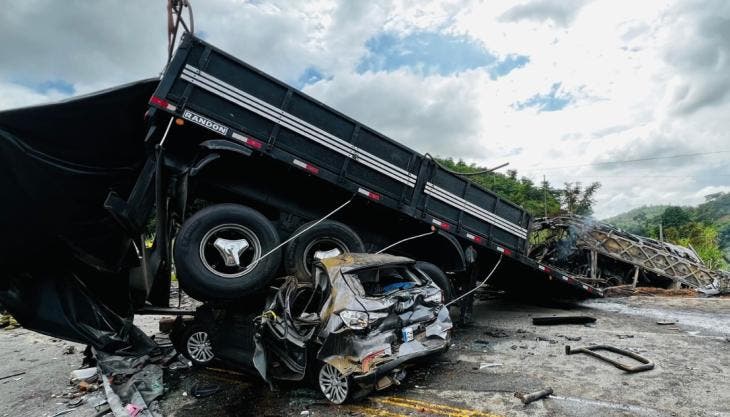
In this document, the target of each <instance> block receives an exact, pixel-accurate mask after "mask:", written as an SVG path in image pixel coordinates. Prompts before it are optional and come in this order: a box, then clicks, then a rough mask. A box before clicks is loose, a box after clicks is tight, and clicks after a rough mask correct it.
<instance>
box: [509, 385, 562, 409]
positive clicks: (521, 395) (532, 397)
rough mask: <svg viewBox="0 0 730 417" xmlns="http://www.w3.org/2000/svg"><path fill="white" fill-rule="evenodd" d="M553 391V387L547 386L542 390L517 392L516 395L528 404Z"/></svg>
mask: <svg viewBox="0 0 730 417" xmlns="http://www.w3.org/2000/svg"><path fill="white" fill-rule="evenodd" d="M552 393H553V389H552V388H550V387H547V388H545V389H542V390H540V391H535V392H531V393H529V394H525V393H521V392H515V397H517V398H519V399H520V401H522V404H524V405H527V404H529V403H531V402H534V401H537V400H539V399H542V398H545V397H547V396H549V395H551V394H552Z"/></svg>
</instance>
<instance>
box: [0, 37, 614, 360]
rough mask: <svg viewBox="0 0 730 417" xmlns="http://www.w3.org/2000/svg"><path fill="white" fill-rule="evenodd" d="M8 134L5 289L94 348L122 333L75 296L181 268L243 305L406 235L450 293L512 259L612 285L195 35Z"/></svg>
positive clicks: (478, 199)
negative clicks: (157, 59)
mask: <svg viewBox="0 0 730 417" xmlns="http://www.w3.org/2000/svg"><path fill="white" fill-rule="evenodd" d="M0 137H1V138H2V140H0V160H1V161H2V164H0V170H2V171H3V172H2V174H3V175H1V176H0V189H2V190H3V192H4V193H5V195H6V196H8V199H6V201H5V203H4V204H3V205H2V213H1V214H2V215H0V226H1V227H0V230H2V231H3V239H2V240H1V241H0V266H2V272H0V274H2V275H0V276H1V277H2V279H0V299H1V300H2V303H3V305H5V306H6V307H7V308H8V309H9V310H10V311H12V312H13V314H14V315H15V316H16V317H18V319H19V320H20V321H21V322H23V324H24V325H26V326H27V327H29V328H33V329H36V330H39V331H43V332H46V333H51V334H54V335H57V336H60V337H64V338H67V339H71V340H76V341H79V342H85V343H91V344H95V345H96V346H97V347H99V348H103V347H104V346H106V345H107V343H106V342H109V341H110V340H117V339H116V338H115V336H114V334H113V329H107V330H108V331H109V332H111V334H107V335H106V336H108V337H103V338H102V337H99V336H98V335H96V336H95V335H93V334H90V333H89V332H88V331H87V329H88V328H96V327H98V326H100V325H101V324H102V323H112V322H114V320H109V319H107V320H95V319H93V317H95V315H94V314H80V313H79V310H78V308H74V307H73V306H74V305H75V304H76V301H74V300H84V301H83V302H84V305H85V306H86V307H87V309H86V310H84V311H86V312H88V311H96V312H99V311H101V310H100V309H99V308H95V307H93V306H92V304H93V301H92V300H96V302H99V303H101V304H103V305H104V306H105V308H107V310H109V312H113V313H116V314H118V315H120V316H123V317H129V316H131V315H132V314H133V313H134V312H139V311H140V310H145V309H149V308H150V307H151V306H157V307H165V306H167V305H168V303H169V289H170V282H171V275H172V270H173V268H174V272H175V274H176V275H177V278H178V280H179V282H180V285H181V287H182V288H183V289H184V290H185V291H186V292H187V293H189V294H190V295H192V296H194V297H195V298H198V299H200V300H204V301H221V300H235V299H238V298H240V297H242V296H245V295H248V294H251V293H255V292H256V291H259V290H261V289H264V288H266V287H267V286H268V285H269V284H270V283H271V279H272V278H273V277H276V276H284V275H294V276H297V277H299V278H300V279H306V278H308V277H310V275H311V268H312V265H313V262H314V260H315V258H316V257H317V256H321V255H322V254H325V255H327V256H335V255H337V254H342V253H357V252H375V251H377V250H380V249H383V248H384V247H386V246H388V245H389V244H391V243H393V242H396V241H399V240H404V239H406V240H404V241H403V242H402V243H400V244H399V245H397V246H394V247H392V248H390V249H389V250H388V252H389V253H392V254H397V255H403V256H407V257H409V258H412V259H416V260H419V261H427V262H428V263H430V264H431V266H430V267H429V268H431V269H434V268H436V269H440V270H443V271H445V272H446V273H447V275H446V276H445V277H448V279H447V278H443V274H440V275H439V274H437V275H438V276H440V277H442V278H443V279H441V281H440V282H439V285H440V286H441V287H442V289H443V290H444V293H445V295H446V297H447V298H449V297H452V296H453V295H454V293H455V292H458V290H459V287H460V286H462V283H463V282H465V281H468V280H469V279H471V281H472V282H473V281H475V280H476V279H477V278H481V277H482V276H483V275H482V274H483V273H484V272H486V271H488V270H489V269H490V268H491V267H492V266H493V265H494V263H495V262H496V261H497V260H498V259H501V258H502V257H503V258H504V261H503V262H502V265H501V266H500V270H501V271H505V272H510V271H514V274H513V273H511V272H510V273H508V274H502V275H503V277H502V278H501V284H504V285H513V286H516V287H525V284H524V283H523V284H520V283H519V281H520V279H519V278H517V277H518V276H524V274H525V273H528V274H533V275H535V276H536V277H537V278H535V279H531V280H530V284H529V286H530V287H533V288H534V287H535V286H536V285H539V284H538V283H539V282H544V283H546V285H553V284H548V283H549V282H551V281H552V283H556V282H558V283H559V284H558V285H563V286H565V287H566V288H568V289H571V290H573V291H576V292H578V293H581V294H590V295H599V294H600V291H598V290H596V289H595V288H593V287H592V286H590V285H587V284H585V283H581V282H578V281H576V280H573V279H565V278H566V276H567V275H568V274H567V273H565V272H562V271H559V270H556V269H555V268H546V267H544V266H542V265H539V264H538V263H537V262H535V261H534V260H532V259H530V258H529V257H528V256H527V250H528V235H529V230H530V224H531V217H530V215H529V214H528V213H527V212H526V211H525V210H524V209H523V208H521V207H519V206H517V205H515V204H513V203H510V202H509V201H506V200H504V199H502V198H500V197H498V196H497V195H495V194H494V193H492V192H490V191H488V190H485V189H483V188H481V187H479V186H477V185H476V184H474V183H472V182H470V181H469V180H468V179H466V178H464V177H461V176H459V175H455V174H454V173H452V172H449V171H448V170H446V169H444V168H443V167H441V166H440V165H439V164H438V163H437V162H436V161H434V160H432V159H431V158H429V157H427V156H424V155H421V154H419V153H417V152H415V151H413V150H411V149H409V148H407V147H405V146H403V145H402V144H400V143H398V142H396V141H394V140H391V139H389V138H387V137H385V136H384V135H382V134H380V133H378V132H376V131H375V130H373V129H371V128H368V127H367V126H365V125H363V124H362V123H359V122H357V121H355V120H353V119H351V118H349V117H347V116H345V115H343V114H341V113H339V112H337V111H336V110H334V109H332V108H330V107H328V106H326V105H325V104H323V103H320V102H318V101H316V100H315V99H313V98H311V97H309V96H307V95H305V94H303V93H302V92H301V91H298V90H296V89H295V88H292V87H290V86H288V85H287V84H285V83H282V82H281V81H278V80H276V79H274V78H272V77H271V76H269V75H267V74H265V73H263V72H261V71H259V70H257V69H255V68H253V67H251V66H249V65H247V64H246V63H244V62H242V61H240V60H238V59H236V58H234V57H232V56H230V55H228V54H226V53H225V52H223V51H221V50H219V49H217V48H215V47H213V46H212V45H210V44H208V43H206V42H204V41H202V40H200V39H198V38H196V37H194V36H192V35H190V34H186V35H185V36H184V38H183V40H182V43H181V44H180V46H179V47H178V49H177V51H176V52H175V54H174V56H173V57H172V60H171V62H170V63H169V64H168V65H167V67H166V69H165V71H164V73H163V75H162V77H161V78H160V79H152V80H145V81H140V82H137V83H133V84H129V85H125V86H121V87H117V88H114V89H110V90H107V91H102V92H99V93H96V94H92V95H89V96H84V97H80V98H76V99H73V100H69V101H67V102H61V103H56V104H49V105H42V106H36V107H31V108H25V109H17V110H10V111H5V112H2V113H0ZM417 235H422V236H420V237H419V238H417V239H410V240H409V239H407V238H408V237H412V236H417ZM494 283H495V284H500V280H499V279H495V280H494ZM39 306H40V307H39ZM105 311H106V310H105ZM105 341H106V342H105ZM117 341H118V340H117Z"/></svg>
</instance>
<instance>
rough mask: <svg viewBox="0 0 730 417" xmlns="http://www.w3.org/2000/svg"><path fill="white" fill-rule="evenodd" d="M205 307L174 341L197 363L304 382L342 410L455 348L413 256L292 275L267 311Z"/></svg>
mask: <svg viewBox="0 0 730 417" xmlns="http://www.w3.org/2000/svg"><path fill="white" fill-rule="evenodd" d="M241 304H242V303H237V305H235V306H232V305H225V304H224V305H215V304H211V303H208V304H205V305H203V306H202V307H201V308H199V309H198V312H197V314H196V317H195V319H194V320H192V321H188V322H185V321H183V320H178V321H177V323H176V325H175V328H174V329H173V333H172V335H171V339H172V341H173V343H174V345H175V346H177V349H178V350H179V351H181V352H183V354H184V355H185V356H187V357H188V358H189V359H190V360H191V361H193V362H194V363H195V364H197V365H209V364H213V363H219V364H222V365H224V366H226V367H229V368H234V369H241V370H249V371H254V372H256V371H257V372H258V374H259V375H260V376H261V377H262V378H263V379H264V380H265V381H268V382H274V381H302V380H305V378H307V379H309V380H310V381H312V382H315V385H316V386H317V387H318V388H319V389H320V390H321V392H322V394H323V395H324V396H325V397H326V398H327V399H328V400H330V401H331V402H333V403H335V404H341V403H343V402H345V401H346V400H347V399H357V398H361V397H363V396H364V395H367V394H368V393H369V392H371V391H373V390H381V389H385V388H387V387H389V386H391V385H393V384H398V383H400V381H401V380H402V379H403V378H404V377H405V375H406V373H405V367H406V366H407V365H408V362H410V361H412V360H414V359H417V358H420V357H424V356H427V355H432V354H437V353H441V352H445V351H446V350H447V349H448V348H449V343H450V334H451V328H452V324H451V319H450V317H449V311H448V308H447V307H445V306H444V303H443V295H442V292H441V290H440V289H439V287H438V286H436V285H435V284H434V283H433V281H431V279H430V278H429V277H428V275H427V274H426V273H425V272H422V271H421V270H420V269H419V268H418V267H417V264H416V263H415V262H414V261H412V260H410V259H407V258H403V257H396V256H392V255H377V254H347V255H340V256H337V257H332V258H327V259H324V260H322V261H321V262H318V263H316V264H315V267H314V274H313V278H312V279H308V280H306V279H304V280H303V279H299V278H297V277H294V276H289V277H286V278H285V279H284V282H283V283H282V284H281V286H279V288H278V289H277V290H276V291H275V293H274V294H273V295H272V296H269V297H268V300H267V302H266V303H265V304H264V305H263V307H259V306H258V305H257V304H256V303H255V301H253V300H252V302H251V303H244V304H246V305H245V306H243V307H242V306H241Z"/></svg>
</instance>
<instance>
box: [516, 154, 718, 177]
mask: <svg viewBox="0 0 730 417" xmlns="http://www.w3.org/2000/svg"><path fill="white" fill-rule="evenodd" d="M721 153H730V150H721V151H711V152H697V153H686V154H679V155H667V156H651V157H647V158H636V159H624V160H620V161H604V162H592V163H589V164H575V165H562V166H554V167H540V166H538V167H530V168H528V169H526V170H525V171H527V172H530V171H544V170H549V169H566V168H579V167H589V166H600V165H611V164H624V163H632V162H645V161H656V160H660V159H676V158H690V157H695V156H704V155H715V154H721Z"/></svg>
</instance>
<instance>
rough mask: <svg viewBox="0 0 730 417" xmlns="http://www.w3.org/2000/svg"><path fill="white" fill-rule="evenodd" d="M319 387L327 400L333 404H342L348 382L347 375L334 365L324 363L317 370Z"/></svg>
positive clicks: (348, 389) (345, 397)
mask: <svg viewBox="0 0 730 417" xmlns="http://www.w3.org/2000/svg"><path fill="white" fill-rule="evenodd" d="M319 389H320V390H322V393H323V394H324V396H325V397H327V399H328V400H330V401H332V402H333V403H335V404H342V403H343V402H345V400H346V399H347V394H348V393H349V391H350V384H349V383H348V381H347V377H346V376H344V375H342V373H341V372H340V371H339V370H338V369H337V368H335V367H334V366H332V365H330V364H328V363H326V364H324V366H322V369H320V370H319Z"/></svg>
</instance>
